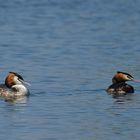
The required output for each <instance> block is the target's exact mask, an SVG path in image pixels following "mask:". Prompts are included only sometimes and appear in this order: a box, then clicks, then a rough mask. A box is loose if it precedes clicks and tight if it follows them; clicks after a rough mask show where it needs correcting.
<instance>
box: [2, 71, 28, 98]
mask: <svg viewBox="0 0 140 140" xmlns="http://www.w3.org/2000/svg"><path fill="white" fill-rule="evenodd" d="M26 85H29V84H28V83H27V82H25V81H24V79H23V77H22V76H21V75H19V74H18V73H16V72H9V74H8V76H7V77H6V79H5V84H1V85H0V97H4V98H17V97H21V96H28V95H29V90H28V89H27V87H26Z"/></svg>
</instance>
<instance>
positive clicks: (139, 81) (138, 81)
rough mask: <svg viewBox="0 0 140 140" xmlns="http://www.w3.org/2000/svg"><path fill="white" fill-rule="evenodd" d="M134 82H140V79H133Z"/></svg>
mask: <svg viewBox="0 0 140 140" xmlns="http://www.w3.org/2000/svg"><path fill="white" fill-rule="evenodd" d="M132 81H133V82H137V83H140V80H135V79H132Z"/></svg>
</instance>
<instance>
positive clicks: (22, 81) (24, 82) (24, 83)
mask: <svg viewBox="0 0 140 140" xmlns="http://www.w3.org/2000/svg"><path fill="white" fill-rule="evenodd" d="M20 82H21V83H22V84H23V85H27V86H31V84H30V83H28V82H26V81H24V80H21V79H20Z"/></svg>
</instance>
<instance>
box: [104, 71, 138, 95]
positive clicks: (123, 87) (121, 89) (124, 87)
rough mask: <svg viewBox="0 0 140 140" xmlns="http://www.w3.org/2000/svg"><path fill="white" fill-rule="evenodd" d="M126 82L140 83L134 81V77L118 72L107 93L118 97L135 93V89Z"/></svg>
mask: <svg viewBox="0 0 140 140" xmlns="http://www.w3.org/2000/svg"><path fill="white" fill-rule="evenodd" d="M126 81H135V82H139V81H137V80H134V77H133V76H132V75H130V74H128V73H125V72H120V71H118V72H117V73H116V74H115V76H114V77H113V78H112V85H110V86H109V87H108V89H107V90H106V91H107V92H108V93H109V94H112V95H116V96H119V95H126V94H128V93H134V88H133V87H132V86H131V85H128V84H127V83H126Z"/></svg>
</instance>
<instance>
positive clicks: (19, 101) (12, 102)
mask: <svg viewBox="0 0 140 140" xmlns="http://www.w3.org/2000/svg"><path fill="white" fill-rule="evenodd" d="M4 101H5V102H7V105H9V106H26V105H27V102H28V101H29V97H26V96H24V97H19V98H7V99H4Z"/></svg>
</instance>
